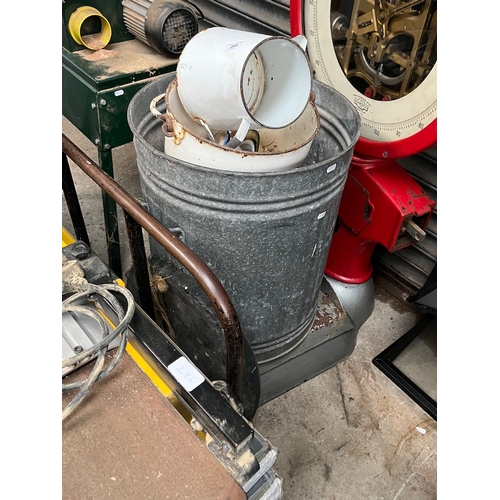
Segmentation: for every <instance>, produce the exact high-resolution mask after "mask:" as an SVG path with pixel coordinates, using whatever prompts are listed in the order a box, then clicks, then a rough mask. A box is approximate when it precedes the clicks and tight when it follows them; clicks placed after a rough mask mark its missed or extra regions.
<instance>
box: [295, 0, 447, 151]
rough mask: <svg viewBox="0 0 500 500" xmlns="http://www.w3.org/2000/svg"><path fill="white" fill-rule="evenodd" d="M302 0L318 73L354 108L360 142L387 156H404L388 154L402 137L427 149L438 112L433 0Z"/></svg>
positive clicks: (320, 78)
mask: <svg viewBox="0 0 500 500" xmlns="http://www.w3.org/2000/svg"><path fill="white" fill-rule="evenodd" d="M302 5H303V20H304V35H305V36H306V38H307V41H308V43H307V50H308V54H309V58H310V63H311V67H312V69H313V72H314V77H315V78H316V79H317V80H319V81H321V82H323V83H326V84H328V85H330V86H332V87H333V88H335V89H336V90H338V91H339V92H341V93H342V94H343V95H344V96H345V97H346V98H348V99H349V100H350V101H351V102H352V103H353V104H354V106H356V108H357V109H358V111H359V114H360V116H361V122H362V131H361V139H360V141H365V143H366V144H368V143H369V144H372V145H373V144H374V143H375V146H377V145H378V146H380V148H377V147H375V149H377V150H378V151H380V152H383V153H384V154H383V156H384V157H388V156H391V157H397V156H402V155H403V154H398V153H397V152H395V148H392V149H393V150H394V151H392V153H391V147H390V144H391V143H398V141H399V144H406V145H407V146H408V143H413V145H412V148H413V149H415V148H417V149H418V147H419V144H418V141H419V140H420V141H421V143H422V147H421V148H420V149H424V148H426V147H429V146H430V145H431V144H426V142H429V133H427V134H425V131H426V129H427V127H429V126H433V127H434V128H432V127H431V128H432V130H435V125H436V122H435V120H436V118H437V80H436V75H437V47H436V45H437V43H436V38H437V4H436V1H435V0H420V1H419V0H350V1H345V0H333V1H328V0H303V2H302ZM291 15H293V13H291ZM431 128H429V129H427V132H429V130H431ZM434 133H435V132H434ZM424 135H425V136H426V139H425V140H422V138H423V137H424ZM431 135H432V134H431ZM431 142H432V141H431ZM434 142H435V138H434ZM385 145H387V146H388V147H387V148H385ZM407 149H408V148H403V151H406V150H407ZM410 149H411V148H410ZM385 150H387V151H389V154H388V153H387V151H385Z"/></svg>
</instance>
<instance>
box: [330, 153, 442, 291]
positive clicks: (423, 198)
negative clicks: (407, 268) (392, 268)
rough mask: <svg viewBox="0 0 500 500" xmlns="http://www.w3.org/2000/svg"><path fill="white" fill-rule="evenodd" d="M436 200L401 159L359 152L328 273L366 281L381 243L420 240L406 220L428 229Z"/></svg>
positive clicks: (396, 245)
mask: <svg viewBox="0 0 500 500" xmlns="http://www.w3.org/2000/svg"><path fill="white" fill-rule="evenodd" d="M435 205H436V203H435V202H434V201H433V200H432V199H431V198H429V196H427V194H426V193H425V192H424V190H423V189H422V188H421V186H420V185H419V184H418V183H417V182H416V181H415V180H414V179H413V177H411V175H410V174H409V173H408V172H406V170H404V169H403V168H402V167H401V166H400V165H399V164H398V163H397V162H396V161H395V160H381V159H378V158H377V159H374V158H366V157H357V156H354V157H353V159H352V162H351V166H350V168H349V175H348V178H347V181H346V184H345V187H344V191H343V194H342V200H341V202H340V208H339V213H338V227H337V229H336V231H335V233H334V235H333V238H332V243H331V246H330V251H329V254H328V259H327V263H326V268H325V274H326V275H328V276H330V277H332V278H335V279H336V280H338V281H341V282H343V283H351V284H359V283H364V282H365V281H367V280H368V279H369V278H370V277H371V275H372V264H371V257H372V254H373V251H374V250H375V247H376V246H377V245H378V244H380V245H383V246H384V247H385V248H386V249H387V250H388V251H390V252H396V251H398V250H401V249H402V248H406V247H408V246H410V245H413V244H415V243H416V240H414V239H413V238H412V237H411V236H410V235H409V234H408V233H407V232H406V231H405V229H404V228H405V225H406V224H407V223H408V222H409V221H410V220H411V221H412V222H413V223H414V224H416V225H417V226H418V227H419V228H420V229H422V230H423V231H425V230H426V229H427V225H428V224H429V221H430V218H431V215H432V211H433V209H434V207H435Z"/></svg>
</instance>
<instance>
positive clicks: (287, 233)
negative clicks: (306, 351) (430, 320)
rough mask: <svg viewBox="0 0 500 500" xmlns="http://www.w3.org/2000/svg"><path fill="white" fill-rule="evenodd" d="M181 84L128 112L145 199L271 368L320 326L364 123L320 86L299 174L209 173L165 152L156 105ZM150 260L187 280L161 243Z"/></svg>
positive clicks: (161, 82) (155, 88) (144, 98)
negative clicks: (222, 294)
mask: <svg viewBox="0 0 500 500" xmlns="http://www.w3.org/2000/svg"><path fill="white" fill-rule="evenodd" d="M174 78H175V73H170V74H168V75H166V76H164V77H160V78H158V79H157V80H155V81H154V82H152V83H149V84H148V85H146V86H144V87H143V88H142V89H141V90H139V92H137V94H136V95H135V96H134V97H133V99H132V101H131V103H130V105H129V108H128V122H129V125H130V128H131V130H132V133H133V136H134V147H135V150H136V154H137V166H138V170H139V175H140V181H141V187H142V192H143V196H144V201H145V203H146V205H147V208H148V210H149V212H150V213H151V214H152V215H153V216H154V217H156V218H157V219H158V220H159V221H160V222H161V223H162V224H163V225H164V226H165V227H166V228H168V229H170V230H171V231H173V232H174V233H175V234H177V235H178V236H179V237H180V238H181V239H182V240H183V241H184V243H185V244H186V245H187V246H188V247H189V248H190V249H191V250H193V251H194V252H195V253H196V254H198V255H199V256H200V257H201V258H202V259H203V260H204V261H205V262H206V263H207V265H208V266H209V267H210V268H211V269H212V270H213V271H214V273H215V275H216V276H217V277H218V278H219V280H220V281H221V283H222V284H223V286H224V287H225V289H226V291H227V293H228V295H229V297H230V299H231V301H232V303H233V305H234V307H235V309H236V312H237V314H238V318H239V320H240V323H241V327H242V330H243V333H244V334H245V335H246V337H247V339H248V340H249V342H250V344H251V346H252V349H253V351H254V353H255V356H256V358H257V360H258V362H259V363H265V362H266V361H270V360H272V359H275V358H277V357H280V356H282V355H284V354H285V353H287V352H289V351H291V350H292V349H293V348H295V347H296V346H297V345H298V344H299V343H300V342H301V341H302V340H303V339H304V338H305V336H306V335H307V333H308V331H309V330H310V328H311V326H312V323H313V321H314V318H315V312H316V307H317V303H318V297H319V293H320V286H321V281H322V279H323V271H324V268H325V264H326V259H327V255H328V250H329V247H330V242H331V238H332V234H333V230H334V226H335V222H336V219H337V213H338V209H339V204H340V198H341V195H342V190H343V188H344V185H345V181H346V178H347V172H348V169H349V164H350V161H351V158H352V154H353V148H354V145H355V143H356V141H357V140H358V138H359V135H360V117H359V114H358V112H357V110H356V109H355V107H354V106H353V105H352V104H351V103H350V101H349V100H347V99H346V98H345V97H344V96H342V95H341V94H340V93H339V92H337V91H336V90H334V89H332V88H331V87H329V86H327V85H325V84H322V83H320V82H317V81H314V82H313V92H314V93H315V104H316V106H317V109H318V112H319V114H320V117H321V127H320V130H319V132H318V133H317V135H316V137H315V138H314V140H313V143H312V146H311V148H310V150H309V153H308V155H307V157H306V159H305V161H304V162H303V164H302V166H300V167H298V168H295V169H293V170H288V171H285V172H265V173H262V172H237V171H235V172H233V171H227V170H218V169H214V168H206V167H202V166H199V165H195V164H192V163H187V162H185V161H182V160H178V159H175V158H173V157H170V156H167V155H166V154H165V153H164V152H163V151H164V141H165V136H164V134H163V132H162V123H161V122H160V121H159V120H158V119H157V118H156V117H155V116H153V115H152V114H151V112H150V103H151V101H152V100H153V99H154V98H155V97H156V96H158V95H160V94H161V93H162V92H165V90H166V88H167V87H168V85H169V84H170V83H171V82H172V81H173V79H174ZM151 256H152V258H158V259H162V260H165V261H169V262H170V264H171V265H173V266H174V267H177V269H178V270H179V272H178V273H175V276H173V277H172V279H174V280H182V279H183V276H186V274H187V273H186V272H185V270H184V271H183V270H182V269H180V267H181V266H180V265H179V264H178V263H177V262H176V261H175V259H173V258H172V257H170V256H169V255H168V254H167V253H166V252H165V251H164V250H163V249H162V248H161V247H160V246H159V245H158V244H157V243H156V242H155V241H154V240H152V241H151ZM186 279H187V277H186ZM167 281H168V280H167ZM190 284H191V282H190ZM181 286H182V283H181ZM186 289H187V285H186ZM178 307H182V305H178Z"/></svg>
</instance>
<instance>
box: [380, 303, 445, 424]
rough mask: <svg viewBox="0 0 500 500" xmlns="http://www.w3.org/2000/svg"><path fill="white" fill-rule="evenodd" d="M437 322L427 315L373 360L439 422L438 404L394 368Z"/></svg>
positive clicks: (433, 317)
mask: <svg viewBox="0 0 500 500" xmlns="http://www.w3.org/2000/svg"><path fill="white" fill-rule="evenodd" d="M436 321H437V315H434V314H431V313H428V314H425V315H424V316H423V317H422V318H421V319H420V321H419V322H418V323H417V324H416V325H415V326H414V327H413V328H412V329H410V330H409V331H408V332H406V333H405V334H404V335H403V336H402V337H401V338H399V339H398V340H396V342H394V343H393V344H392V345H390V346H389V347H388V348H387V349H385V350H384V351H382V352H381V353H380V354H378V355H377V356H375V358H373V364H374V365H375V366H376V367H377V368H379V369H380V370H381V371H382V372H383V373H384V374H385V375H386V376H387V377H389V379H391V380H392V381H393V382H394V383H395V384H396V385H397V386H398V387H399V388H400V389H402V390H403V391H404V392H405V393H406V394H407V395H408V396H410V398H411V399H413V401H415V403H417V404H418V405H419V406H420V407H421V408H422V409H423V410H424V411H426V412H427V413H428V414H429V415H430V416H431V417H432V418H433V419H434V420H436V421H437V402H436V401H434V399H432V398H431V397H430V396H429V395H428V394H427V393H426V392H425V391H423V390H422V389H421V388H420V387H419V386H418V385H417V384H415V383H414V382H413V381H412V380H410V379H409V378H408V377H407V376H406V375H405V374H404V373H403V372H402V371H401V370H400V369H398V368H397V367H396V366H394V364H393V362H394V360H395V359H396V358H397V357H398V356H399V355H400V354H401V353H402V352H403V351H404V350H405V349H406V348H407V347H408V346H409V345H410V344H411V343H412V342H413V341H414V340H415V339H416V338H417V337H418V336H419V335H420V334H421V333H422V332H424V330H425V329H426V328H428V327H430V326H431V324H433V323H435V322H436Z"/></svg>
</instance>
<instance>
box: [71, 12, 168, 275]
mask: <svg viewBox="0 0 500 500" xmlns="http://www.w3.org/2000/svg"><path fill="white" fill-rule="evenodd" d="M94 3H96V2H94ZM63 5H64V4H63ZM95 6H96V8H98V9H99V10H101V9H100V7H99V6H98V5H95ZM73 10H74V9H73ZM101 12H102V10H101ZM103 14H104V13H103ZM64 16H65V13H64V11H63V25H64V22H65V17H64ZM66 17H68V16H66ZM66 35H67V36H69V35H68V34H67V33H66ZM64 38H65V32H64V30H63V47H62V112H63V115H64V116H65V117H66V118H67V119H68V120H69V121H70V122H71V123H73V125H75V127H77V128H78V129H79V130H80V131H81V132H82V133H83V134H84V135H85V136H86V137H87V138H88V139H89V140H90V141H91V142H92V143H93V144H95V145H96V147H97V150H98V157H99V166H100V167H101V168H102V169H103V170H104V171H105V172H106V173H107V174H109V175H110V176H111V177H113V160H112V149H113V148H115V147H117V146H121V145H123V144H127V143H129V142H130V141H131V140H132V132H131V131H130V128H129V126H128V123H127V108H128V105H129V103H130V101H131V99H132V97H133V96H134V95H135V93H136V92H137V91H138V90H139V89H141V88H142V87H143V86H144V85H146V84H148V83H149V82H151V81H153V80H154V79H156V78H157V77H159V76H161V75H164V74H166V73H169V72H171V71H175V69H176V66H177V60H176V59H169V58H167V57H166V56H163V55H161V54H158V53H157V52H156V51H154V50H153V49H152V48H150V47H149V46H147V45H146V44H144V43H142V42H140V41H139V40H136V39H134V38H132V39H129V40H123V41H119V42H117V43H111V44H109V45H108V46H106V47H105V48H104V49H101V50H99V51H96V52H93V51H91V50H89V49H85V48H83V49H81V50H72V49H74V47H73V44H74V41H73V44H69V43H67V44H66V45H67V46H66V47H65V46H64ZM103 209H104V221H105V226H106V238H107V241H108V259H109V265H110V267H111V269H113V271H114V272H115V273H117V274H118V275H119V276H121V275H122V269H121V258H120V247H119V236H118V227H117V217H116V212H117V209H116V204H115V202H114V201H113V200H112V199H111V198H109V196H107V195H103Z"/></svg>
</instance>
